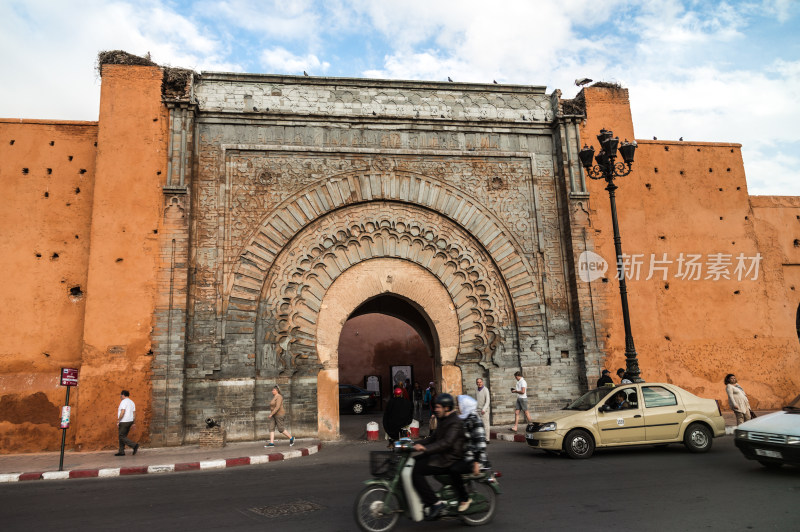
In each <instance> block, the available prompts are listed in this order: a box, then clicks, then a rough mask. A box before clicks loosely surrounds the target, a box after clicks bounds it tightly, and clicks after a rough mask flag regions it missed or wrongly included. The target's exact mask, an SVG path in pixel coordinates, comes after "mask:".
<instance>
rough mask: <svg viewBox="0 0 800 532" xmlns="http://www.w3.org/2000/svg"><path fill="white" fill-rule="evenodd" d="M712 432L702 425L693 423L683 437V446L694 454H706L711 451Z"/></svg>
mask: <svg viewBox="0 0 800 532" xmlns="http://www.w3.org/2000/svg"><path fill="white" fill-rule="evenodd" d="M712 441H713V439H712V437H711V431H710V430H708V427H706V426H705V425H702V424H700V423H692V424H691V425H689V428H687V429H686V432H685V433H684V435H683V444H684V445H686V448H687V449H689V450H690V451H691V452H693V453H705V452H707V451H708V450H709V449H711V442H712Z"/></svg>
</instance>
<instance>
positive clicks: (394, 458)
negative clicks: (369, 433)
mask: <svg viewBox="0 0 800 532" xmlns="http://www.w3.org/2000/svg"><path fill="white" fill-rule="evenodd" d="M413 451H414V442H413V441H411V440H409V439H406V438H403V439H400V440H397V441H395V442H394V444H393V449H392V451H371V452H370V473H371V474H372V476H373V478H372V479H371V480H367V481H366V482H365V484H366V487H365V488H364V489H363V490H362V491H361V493H359V494H358V497H356V501H355V505H354V508H353V509H354V512H355V519H356V523H357V524H358V527H359V528H360V529H361V530H363V531H365V532H387V531H389V530H391V529H393V528H394V527H395V526H396V525H397V522H398V521H399V519H400V515H405V516H406V517H408V518H409V519H411V520H412V521H414V522H419V521H422V520H423V519H424V518H425V515H424V512H423V504H422V500H421V499H420V497H419V495H418V494H417V492H416V491H415V490H414V485H413V483H412V481H411V472H412V471H413V469H414V457H413V456H411V453H412V452H413ZM498 477H500V473H497V472H494V471H492V470H484V471H481V472H480V473H479V474H477V475H463V476H462V478H463V479H464V484H465V486H466V488H467V492H468V493H469V496H470V499H471V501H472V502H471V503H470V505H469V508H467V509H466V510H465V511H463V512H459V511H458V505H459V501H458V494H457V493H456V491H455V488H454V487H453V486H452V485H451V484H450V477H449V476H447V475H434V478H435V479H436V480H438V481H439V482H440V483H441V484H442V487H441V488H439V490H438V491H437V492H436V495H437V497H438V498H439V500H442V501H445V508H444V510H443V511H442V513H441V514H439V518H448V517H449V518H454V519H460V520H461V521H462V522H463V523H464V524H466V525H468V526H480V525H485V524H487V523H489V522H490V521H491V520H492V519H493V518H494V514H495V512H496V511H497V495H499V494H500V484H499V483H498V482H497V478H498Z"/></svg>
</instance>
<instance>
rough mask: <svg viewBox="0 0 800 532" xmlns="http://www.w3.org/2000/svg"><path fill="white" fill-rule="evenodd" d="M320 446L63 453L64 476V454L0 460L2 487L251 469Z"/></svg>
mask: <svg viewBox="0 0 800 532" xmlns="http://www.w3.org/2000/svg"><path fill="white" fill-rule="evenodd" d="M321 448H322V443H320V442H319V441H318V440H314V439H311V438H305V439H300V438H298V439H297V440H296V441H295V444H294V447H289V441H288V440H286V439H281V440H277V441H276V443H275V447H270V448H265V447H264V441H255V442H231V443H228V444H227V445H226V446H225V447H223V448H220V449H207V448H203V449H201V448H200V447H199V446H198V445H185V446H182V447H156V448H147V447H144V446H142V447H140V448H139V452H137V453H136V455H135V456H134V455H133V454H131V450H130V449H127V450H126V451H125V452H126V455H125V456H114V451H113V450H108V451H93V452H83V453H76V452H65V453H64V470H63V471H59V470H58V462H59V457H60V453H57V452H55V453H35V454H16V455H4V456H0V484H2V483H6V482H18V481H22V480H62V479H68V478H91V477H118V476H124V475H146V474H154V473H170V472H173V471H192V470H203V469H224V468H226V467H236V466H244V465H251V464H265V463H267V462H277V461H279V460H289V459H292V458H300V457H303V456H308V455H311V454H314V453H317V452H319V450H320V449H321Z"/></svg>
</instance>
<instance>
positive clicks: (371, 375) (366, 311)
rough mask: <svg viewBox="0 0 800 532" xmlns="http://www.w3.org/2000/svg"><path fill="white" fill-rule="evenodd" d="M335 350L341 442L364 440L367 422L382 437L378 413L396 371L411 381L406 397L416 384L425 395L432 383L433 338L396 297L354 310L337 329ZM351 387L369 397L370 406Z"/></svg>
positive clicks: (421, 320) (420, 318) (422, 319)
mask: <svg viewBox="0 0 800 532" xmlns="http://www.w3.org/2000/svg"><path fill="white" fill-rule="evenodd" d="M338 351H339V416H340V417H339V426H340V432H341V435H342V437H343V438H345V439H363V438H364V437H365V433H366V425H367V423H368V422H370V421H375V422H377V423H378V425H379V426H380V427H381V431H380V433H381V434H383V427H382V410H383V407H384V406H385V405H386V402H387V401H388V400H389V398H390V397H391V394H392V391H393V389H394V384H395V383H394V382H393V376H394V375H397V371H398V368H402V374H403V375H404V376H405V377H406V378H408V379H409V381H410V382H409V383H408V385H409V390H408V393H409V395H410V394H411V393H412V391H411V389H412V388H413V386H414V383H415V382H417V383H419V385H420V388H421V389H422V390H424V389H425V388H426V387H427V386H428V383H429V382H431V381H434V380H435V376H436V365H435V364H436V362H435V361H436V357H435V353H436V337H435V333H434V332H433V330H432V327H431V326H430V325H429V323H428V320H427V319H426V317H425V316H424V315H423V313H422V312H421V311H419V310H418V309H417V308H416V307H415V306H414V305H413V304H412V303H410V302H408V301H406V300H404V299H402V298H399V297H396V296H392V295H384V296H379V297H376V298H374V299H371V300H369V301H367V302H365V303H364V304H363V305H361V306H360V307H358V308H357V309H356V310H355V311H354V312H353V313H352V314H351V315H350V317H349V318H348V320H347V322H346V323H345V324H344V327H343V328H342V333H341V335H340V337H339V348H338ZM393 371H394V373H393ZM354 386H355V387H358V388H361V389H363V390H366V391H368V392H372V393H374V394H375V404H374V406H370V404H369V403H371V402H372V401H370V400H369V399H363V398H362V396H363V394H359V391H358V390H357V389H355V388H354ZM362 409H363V412H362ZM354 414H355V415H354Z"/></svg>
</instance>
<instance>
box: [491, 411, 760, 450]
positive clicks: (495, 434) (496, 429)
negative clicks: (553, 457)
mask: <svg viewBox="0 0 800 532" xmlns="http://www.w3.org/2000/svg"><path fill="white" fill-rule="evenodd" d="M772 412H775V410H756V415H757V416H758V417H761V416H765V415H767V414H771V413H772ZM722 417H723V418H724V419H725V434H726V435H730V434H733V431H734V429H735V428H736V416H734V415H733V412H723V413H722ZM525 425H527V423H520V424H519V426H518V427H517V432H516V433H515V432H511V427H512V425H502V426H493V427H492V430H491V431H490V432H489V434H490V436H489V438H490V439H492V440H503V441H515V442H522V443H525Z"/></svg>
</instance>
